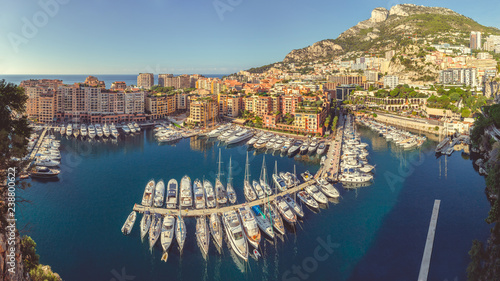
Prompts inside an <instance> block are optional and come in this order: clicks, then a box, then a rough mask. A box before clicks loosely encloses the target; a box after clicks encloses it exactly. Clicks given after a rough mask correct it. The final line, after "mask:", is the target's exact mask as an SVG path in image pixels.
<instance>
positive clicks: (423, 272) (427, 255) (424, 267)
mask: <svg viewBox="0 0 500 281" xmlns="http://www.w3.org/2000/svg"><path fill="white" fill-rule="evenodd" d="M440 204H441V200H434V208H433V210H432V216H431V222H430V224H429V232H428V233H427V242H425V248H424V256H423V257H422V264H421V265H420V273H419V274H418V281H426V280H427V276H428V275H429V267H430V263H431V256H432V246H433V245H434V235H435V234H436V224H437V219H438V214H439V205H440Z"/></svg>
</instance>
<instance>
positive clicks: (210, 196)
mask: <svg viewBox="0 0 500 281" xmlns="http://www.w3.org/2000/svg"><path fill="white" fill-rule="evenodd" d="M203 189H205V197H206V200H207V207H208V208H215V207H216V206H217V199H215V191H214V187H213V185H212V184H211V183H210V181H209V180H204V181H203Z"/></svg>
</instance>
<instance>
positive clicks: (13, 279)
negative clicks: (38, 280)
mask: <svg viewBox="0 0 500 281" xmlns="http://www.w3.org/2000/svg"><path fill="white" fill-rule="evenodd" d="M4 227H5V226H0V230H2V229H4ZM8 233H9V232H4V231H0V280H5V281H28V280H31V279H30V278H29V277H28V273H27V272H25V269H24V264H23V259H22V254H21V239H20V238H19V235H17V234H16V237H15V240H13V241H14V242H15V243H14V245H15V248H16V251H15V255H14V256H13V257H10V256H9V254H10V251H9V247H11V246H10V245H9V243H8ZM11 268H13V269H14V270H11V272H9V269H11Z"/></svg>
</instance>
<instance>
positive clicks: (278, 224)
mask: <svg viewBox="0 0 500 281" xmlns="http://www.w3.org/2000/svg"><path fill="white" fill-rule="evenodd" d="M264 210H265V213H266V216H267V217H268V218H270V219H271V221H272V222H273V227H274V229H276V231H278V232H279V233H280V234H281V235H284V234H285V225H284V224H283V220H282V219H281V216H280V214H279V212H278V209H276V206H275V205H274V204H267V205H264Z"/></svg>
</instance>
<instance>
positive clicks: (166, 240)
mask: <svg viewBox="0 0 500 281" xmlns="http://www.w3.org/2000/svg"><path fill="white" fill-rule="evenodd" d="M174 228H175V217H174V216H169V215H167V216H165V218H163V225H162V228H161V236H160V237H161V238H160V242H161V247H162V248H163V255H162V258H161V260H162V261H167V258H168V252H167V251H168V248H170V245H171V244H172V240H173V239H174V233H175V229H174Z"/></svg>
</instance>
